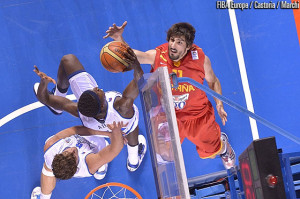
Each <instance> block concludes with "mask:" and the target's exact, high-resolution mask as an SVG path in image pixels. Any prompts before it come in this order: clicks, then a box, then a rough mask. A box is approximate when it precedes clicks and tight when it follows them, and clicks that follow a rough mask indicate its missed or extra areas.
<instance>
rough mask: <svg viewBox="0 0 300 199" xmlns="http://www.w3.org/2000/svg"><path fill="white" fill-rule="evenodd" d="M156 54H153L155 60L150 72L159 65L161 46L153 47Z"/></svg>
mask: <svg viewBox="0 0 300 199" xmlns="http://www.w3.org/2000/svg"><path fill="white" fill-rule="evenodd" d="M155 51H156V54H155V60H154V65H153V66H152V67H151V70H150V73H152V72H154V71H155V70H156V69H157V68H158V67H159V57H160V54H161V48H160V47H157V48H155Z"/></svg>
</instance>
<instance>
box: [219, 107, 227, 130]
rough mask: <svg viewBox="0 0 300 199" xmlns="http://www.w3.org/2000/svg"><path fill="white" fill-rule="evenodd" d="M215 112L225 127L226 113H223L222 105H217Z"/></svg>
mask: <svg viewBox="0 0 300 199" xmlns="http://www.w3.org/2000/svg"><path fill="white" fill-rule="evenodd" d="M217 111H218V114H219V116H220V118H221V119H222V124H223V125H225V123H226V122H227V113H226V112H225V110H224V107H223V105H217Z"/></svg>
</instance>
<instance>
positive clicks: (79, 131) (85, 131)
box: [76, 126, 111, 137]
mask: <svg viewBox="0 0 300 199" xmlns="http://www.w3.org/2000/svg"><path fill="white" fill-rule="evenodd" d="M76 133H77V134H78V135H82V136H89V135H103V136H107V137H110V134H111V133H110V132H107V131H98V130H93V129H90V128H87V127H84V126H81V128H79V129H77V132H76Z"/></svg>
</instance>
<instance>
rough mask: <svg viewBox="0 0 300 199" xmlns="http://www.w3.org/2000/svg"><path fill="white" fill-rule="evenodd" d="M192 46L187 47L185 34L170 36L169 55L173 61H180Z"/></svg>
mask: <svg viewBox="0 0 300 199" xmlns="http://www.w3.org/2000/svg"><path fill="white" fill-rule="evenodd" d="M189 49H190V48H189V47H187V44H186V41H185V38H184V36H181V37H175V36H174V37H170V40H169V57H170V59H171V60H173V61H179V60H180V59H181V58H183V57H184V56H185V55H186V53H187V51H188V50H189Z"/></svg>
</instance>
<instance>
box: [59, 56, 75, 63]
mask: <svg viewBox="0 0 300 199" xmlns="http://www.w3.org/2000/svg"><path fill="white" fill-rule="evenodd" d="M76 60H77V57H76V56H75V55H73V54H68V55H64V56H63V57H62V58H61V63H62V64H71V63H74V62H75V61H76Z"/></svg>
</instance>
